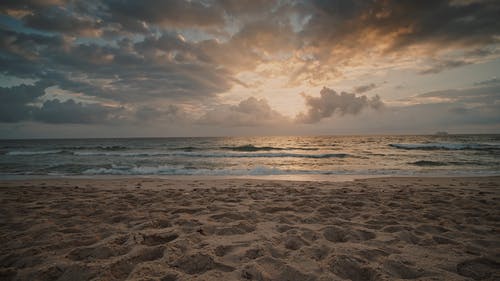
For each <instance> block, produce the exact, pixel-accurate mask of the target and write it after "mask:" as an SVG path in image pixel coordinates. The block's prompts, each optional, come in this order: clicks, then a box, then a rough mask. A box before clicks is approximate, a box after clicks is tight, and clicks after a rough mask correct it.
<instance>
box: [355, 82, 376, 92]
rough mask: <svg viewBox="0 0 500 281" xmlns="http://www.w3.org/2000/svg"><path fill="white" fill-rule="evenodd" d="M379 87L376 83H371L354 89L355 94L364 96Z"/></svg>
mask: <svg viewBox="0 0 500 281" xmlns="http://www.w3.org/2000/svg"><path fill="white" fill-rule="evenodd" d="M377 87H378V85H377V84H375V83H370V84H367V85H361V86H357V87H354V92H355V93H356V94H362V93H366V92H368V91H371V90H373V89H375V88H377Z"/></svg>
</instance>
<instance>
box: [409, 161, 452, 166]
mask: <svg viewBox="0 0 500 281" xmlns="http://www.w3.org/2000/svg"><path fill="white" fill-rule="evenodd" d="M408 164H412V165H415V166H421V167H436V166H447V165H448V164H447V163H444V162H439V161H429V160H420V161H415V162H411V163H408Z"/></svg>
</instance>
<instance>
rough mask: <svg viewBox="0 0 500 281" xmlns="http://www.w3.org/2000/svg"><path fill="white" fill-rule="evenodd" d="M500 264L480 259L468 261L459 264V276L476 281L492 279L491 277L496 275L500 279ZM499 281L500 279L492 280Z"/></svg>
mask: <svg viewBox="0 0 500 281" xmlns="http://www.w3.org/2000/svg"><path fill="white" fill-rule="evenodd" d="M499 268H500V263H497V262H495V261H492V260H489V259H486V258H478V259H472V260H466V261H463V262H461V263H459V264H457V272H458V274H460V275H462V276H465V277H469V278H472V279H474V280H484V279H487V278H490V277H491V275H493V274H496V275H495V277H496V278H500V273H499V270H498V269H499ZM491 280H499V279H491Z"/></svg>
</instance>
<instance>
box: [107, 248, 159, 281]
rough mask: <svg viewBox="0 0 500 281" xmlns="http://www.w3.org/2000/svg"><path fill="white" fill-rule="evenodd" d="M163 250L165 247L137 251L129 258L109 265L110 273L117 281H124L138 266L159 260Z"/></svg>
mask: <svg viewBox="0 0 500 281" xmlns="http://www.w3.org/2000/svg"><path fill="white" fill-rule="evenodd" d="M164 250H165V247H163V246H159V247H155V248H149V247H148V248H140V249H137V250H136V251H135V253H133V254H132V255H131V256H128V257H125V258H123V259H121V260H119V261H117V262H115V263H114V264H113V265H111V268H110V273H111V275H112V276H113V277H114V278H116V279H117V280H124V279H126V278H127V277H128V276H129V275H130V273H131V272H132V271H133V270H134V268H135V267H136V266H137V265H138V264H140V263H142V262H148V261H154V260H158V259H161V258H162V257H163V252H164Z"/></svg>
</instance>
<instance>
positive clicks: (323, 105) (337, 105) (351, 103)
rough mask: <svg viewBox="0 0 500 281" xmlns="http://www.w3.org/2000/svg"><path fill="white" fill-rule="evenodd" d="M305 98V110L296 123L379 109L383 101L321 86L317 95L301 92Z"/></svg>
mask: <svg viewBox="0 0 500 281" xmlns="http://www.w3.org/2000/svg"><path fill="white" fill-rule="evenodd" d="M302 96H303V97H304V99H305V100H306V106H307V112H305V113H304V112H302V113H300V114H298V115H297V117H296V121H297V122H298V123H306V124H311V123H317V122H319V121H321V120H322V119H324V118H328V117H331V116H333V115H334V114H335V113H338V114H339V115H345V114H358V113H359V112H361V110H363V109H365V108H373V109H381V108H382V107H384V103H383V102H382V100H381V99H380V97H379V96H375V97H373V98H371V99H370V98H368V97H366V96H356V95H355V94H350V93H346V92H342V93H337V92H336V91H334V90H332V89H329V88H323V89H322V90H321V92H320V96H319V97H313V96H309V95H306V94H302Z"/></svg>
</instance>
